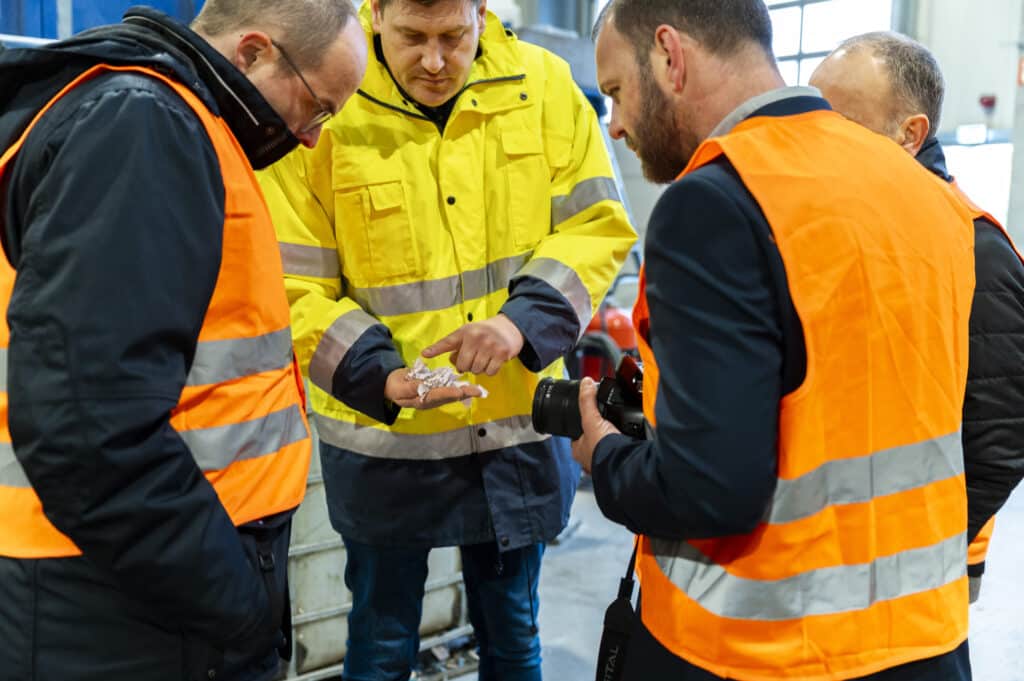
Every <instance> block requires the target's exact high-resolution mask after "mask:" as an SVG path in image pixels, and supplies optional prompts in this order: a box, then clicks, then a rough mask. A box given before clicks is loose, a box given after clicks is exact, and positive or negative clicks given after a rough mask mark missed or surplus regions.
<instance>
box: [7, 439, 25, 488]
mask: <svg viewBox="0 0 1024 681" xmlns="http://www.w3.org/2000/svg"><path fill="white" fill-rule="evenodd" d="M31 486H32V485H31V484H29V481H28V478H26V477H25V471H24V469H23V468H22V467H21V464H20V463H19V462H18V459H17V458H15V456H14V447H12V446H11V443H10V442H0V487H20V488H25V487H31Z"/></svg>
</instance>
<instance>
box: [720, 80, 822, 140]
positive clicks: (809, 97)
mask: <svg viewBox="0 0 1024 681" xmlns="http://www.w3.org/2000/svg"><path fill="white" fill-rule="evenodd" d="M831 108H832V107H830V106H829V104H828V102H826V101H825V100H824V99H822V96H821V91H820V90H818V89H817V88H813V87H784V88H779V89H777V90H770V91H768V92H765V93H763V94H760V95H757V96H756V97H751V98H750V99H748V100H747V101H745V102H743V103H742V104H740V105H739V106H738V107H736V109H735V110H734V111H733V112H732V113H730V114H729V115H728V116H726V117H725V118H724V119H722V122H720V123H719V124H718V125H717V126H716V127H715V129H714V130H712V131H711V134H710V135H709V137H720V136H722V135H727V134H729V133H730V132H732V130H733V128H735V127H736V126H737V125H739V124H740V123H741V122H743V121H745V120H746V119H748V118H752V117H754V116H792V115H796V114H801V113H807V112H808V111H816V110H819V109H824V110H831Z"/></svg>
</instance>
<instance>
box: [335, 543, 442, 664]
mask: <svg viewBox="0 0 1024 681" xmlns="http://www.w3.org/2000/svg"><path fill="white" fill-rule="evenodd" d="M343 539H344V541H345V550H346V552H347V561H348V562H347V564H346V566H345V585H346V586H348V588H349V590H350V591H351V592H352V612H350V613H349V615H348V653H347V654H346V655H345V669H344V672H343V674H342V678H343V679H344V681H407V679H408V678H409V676H410V675H411V674H412V670H413V669H414V668H415V666H416V654H417V653H418V652H419V646H420V637H419V626H420V618H421V616H422V614H423V586H424V584H425V583H426V581H427V554H428V553H429V550H428V549H405V548H391V547H379V546H368V545H366V544H361V543H359V542H356V541H353V540H351V539H348V538H344V537H343Z"/></svg>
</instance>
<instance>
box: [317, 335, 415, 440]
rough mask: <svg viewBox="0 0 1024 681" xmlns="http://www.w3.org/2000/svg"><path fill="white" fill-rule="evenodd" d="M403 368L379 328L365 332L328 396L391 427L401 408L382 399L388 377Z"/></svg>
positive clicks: (344, 361) (388, 338) (340, 367)
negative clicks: (330, 395)
mask: <svg viewBox="0 0 1024 681" xmlns="http://www.w3.org/2000/svg"><path fill="white" fill-rule="evenodd" d="M404 366H406V364H405V361H404V360H403V359H402V356H401V355H400V354H398V350H396V349H395V345H394V343H393V342H392V340H391V332H390V331H388V329H387V327H386V326H384V325H383V324H376V325H374V326H372V327H370V328H369V329H367V330H366V331H365V332H364V333H363V335H361V336H360V337H359V339H358V340H357V341H356V342H355V343H353V344H352V346H351V347H350V348H349V349H348V352H346V353H345V356H344V358H343V359H342V361H341V363H340V364H339V365H338V368H337V370H336V371H335V372H334V378H333V380H332V382H331V394H332V395H333V396H334V397H335V398H336V399H338V400H340V401H341V402H343V403H344V404H345V405H347V406H348V407H351V408H352V409H355V410H356V411H360V412H362V413H364V414H366V415H367V416H369V417H370V418H372V419H376V420H378V421H380V422H381V423H385V424H387V425H389V426H390V425H392V424H393V423H394V422H395V421H396V420H397V419H398V413H399V412H400V411H401V410H402V408H401V407H399V406H398V405H396V404H394V403H393V402H390V401H388V400H387V399H386V398H385V397H384V387H385V386H386V384H387V380H388V376H390V375H391V372H393V371H395V370H396V369H401V368H402V367H404Z"/></svg>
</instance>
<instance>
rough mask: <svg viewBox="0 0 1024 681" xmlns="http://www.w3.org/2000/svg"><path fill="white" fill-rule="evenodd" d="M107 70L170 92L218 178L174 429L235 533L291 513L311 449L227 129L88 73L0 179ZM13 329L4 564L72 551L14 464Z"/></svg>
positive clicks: (6, 279) (254, 193)
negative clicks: (203, 142) (157, 95)
mask: <svg viewBox="0 0 1024 681" xmlns="http://www.w3.org/2000/svg"><path fill="white" fill-rule="evenodd" d="M112 71H131V72H138V73H141V74H144V75H146V76H149V77H151V78H155V79H157V80H159V81H161V82H163V83H165V84H166V85H167V86H168V87H170V88H171V89H172V90H174V91H175V93H177V95H178V96H179V97H181V99H183V100H184V101H185V102H186V103H187V104H188V105H189V106H190V107H192V109H193V110H194V111H195V113H196V115H197V116H198V118H199V120H200V121H201V122H202V124H203V126H204V127H205V129H206V132H207V134H208V135H209V137H210V140H211V141H212V143H213V146H214V149H215V151H216V153H217V158H218V160H219V162H220V169H221V174H222V176H223V178H224V189H225V191H224V201H225V206H224V209H225V210H224V214H225V219H224V242H223V255H222V259H221V266H220V272H219V275H218V278H217V284H216V287H215V289H214V292H213V296H212V298H211V300H210V304H209V308H208V309H207V311H206V317H205V319H204V321H203V325H202V328H201V329H200V332H199V339H198V340H199V342H198V345H197V348H196V353H195V358H194V360H193V363H192V368H191V371H190V372H189V375H188V377H187V381H186V385H185V387H184V389H183V390H182V392H181V397H180V399H179V401H178V405H177V407H176V408H175V409H174V410H173V411H172V412H171V426H172V427H173V428H174V429H175V430H176V431H177V432H178V434H179V435H180V436H181V438H182V439H183V440H184V441H185V443H186V444H187V445H188V447H189V450H190V451H191V452H192V455H193V457H194V458H195V460H196V463H197V464H198V465H199V467H200V468H201V469H202V470H203V471H204V473H205V475H206V477H207V479H208V480H209V481H210V483H211V484H212V485H213V487H214V489H215V490H216V492H217V495H218V497H219V498H220V501H221V503H222V504H223V505H224V508H225V509H226V510H227V512H228V515H229V516H230V517H231V520H232V521H233V522H234V523H235V524H236V525H241V524H243V523H247V522H251V521H253V520H257V519H259V518H263V517H266V516H269V515H273V514H275V513H280V512H283V511H287V510H290V509H292V508H295V507H296V506H298V504H299V503H300V502H301V501H302V498H303V495H304V494H305V488H306V476H307V472H308V469H309V461H310V450H311V444H310V439H309V425H308V424H307V422H306V415H305V409H304V405H305V394H304V389H303V386H302V381H301V378H300V373H299V368H298V364H297V363H296V361H295V357H294V353H293V351H292V343H291V330H290V318H289V311H288V301H287V300H286V297H285V292H284V288H283V286H282V284H281V282H282V281H283V280H284V278H283V277H284V275H283V273H282V268H281V260H280V252H279V250H278V246H277V238H276V236H275V234H274V228H273V225H272V224H271V221H270V215H269V213H268V212H267V209H266V206H265V203H264V200H263V194H262V192H261V190H260V188H259V185H258V184H257V181H256V177H255V175H254V174H253V171H252V167H251V166H250V165H249V162H248V160H247V158H246V156H245V153H244V152H243V151H242V149H241V147H240V146H239V145H238V142H237V140H236V139H235V137H234V135H233V134H232V133H231V130H230V128H228V126H227V124H226V123H225V122H224V121H223V120H222V119H221V118H219V117H217V116H215V115H213V114H212V113H211V112H210V111H209V110H208V109H207V108H206V107H205V106H204V105H203V103H202V102H201V101H200V100H199V98H198V97H196V96H195V95H194V94H193V93H192V92H191V91H190V90H188V88H186V87H184V86H183V85H181V84H178V83H176V82H174V81H172V80H170V79H168V78H167V77H165V76H163V75H161V74H159V73H157V72H155V71H152V70H150V69H145V68H140V67H115V66H107V65H99V66H95V67H93V68H91V69H89V70H88V71H86V72H85V73H83V74H82V75H80V76H79V77H78V78H76V79H75V80H74V81H73V82H71V83H70V84H69V85H68V86H67V87H65V88H64V89H63V90H61V91H60V92H59V93H57V95H56V96H54V97H53V99H51V100H50V102H49V103H47V105H46V106H44V107H43V109H42V110H41V111H40V112H39V114H38V115H37V116H36V117H35V118H34V119H33V121H32V122H31V123H30V124H29V126H28V129H26V130H25V133H24V134H23V135H22V136H21V138H20V139H18V141H17V142H15V143H14V145H13V146H12V147H11V148H9V149H7V151H6V152H5V153H4V154H3V156H0V178H2V177H3V175H4V173H5V171H6V169H7V168H8V167H9V166H10V165H11V163H12V161H13V159H14V157H15V156H16V154H17V153H18V151H19V150H20V149H21V147H22V146H23V144H24V143H25V140H26V138H27V137H28V135H29V132H31V130H32V128H33V127H34V126H35V125H36V123H38V122H39V120H40V119H41V118H42V116H43V115H44V114H45V113H46V112H47V111H48V110H49V109H50V108H51V107H52V106H53V105H54V104H55V103H56V102H57V101H58V100H59V99H60V98H61V97H63V96H64V95H66V94H67V93H68V92H70V91H71V90H72V89H74V88H75V87H77V86H79V85H81V84H82V83H84V82H86V81H88V80H91V79H92V78H95V77H97V76H99V75H100V74H103V73H108V72H112ZM15 277H16V272H15V270H14V269H13V268H12V267H11V265H10V263H9V262H8V261H7V258H6V257H4V258H0V309H2V310H4V311H5V312H6V310H7V306H8V305H9V304H10V299H11V293H12V290H13V288H14V282H15ZM9 346H10V330H9V328H8V326H7V318H6V314H4V315H3V316H2V317H0V358H2V361H3V367H4V371H3V372H2V373H0V378H2V385H0V390H2V392H0V518H3V523H2V525H0V556H7V557H11V558H59V557H66V556H76V555H80V554H81V551H80V550H79V548H78V547H77V546H76V545H75V544H74V542H73V541H72V540H71V539H70V538H69V537H67V536H65V535H64V534H62V533H61V532H60V531H59V530H57V529H56V528H55V527H54V526H53V525H52V524H51V523H50V521H49V520H47V518H46V517H45V516H44V515H43V507H42V504H41V503H40V500H39V497H38V496H37V495H36V493H35V491H34V490H33V489H32V486H31V484H30V483H29V481H28V480H27V479H26V477H25V475H24V471H23V470H22V469H21V466H20V464H19V463H18V461H17V459H16V458H15V457H14V451H13V447H12V445H11V434H10V430H9V428H8V420H7V414H8V410H7V408H8V401H7V400H8V395H7V382H6V376H7V373H6V366H7V348H8V347H9Z"/></svg>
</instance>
